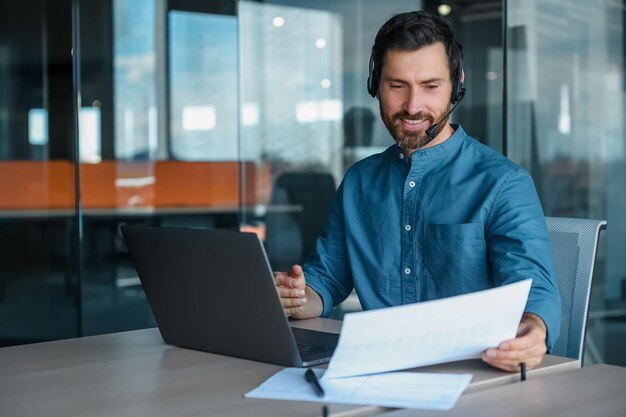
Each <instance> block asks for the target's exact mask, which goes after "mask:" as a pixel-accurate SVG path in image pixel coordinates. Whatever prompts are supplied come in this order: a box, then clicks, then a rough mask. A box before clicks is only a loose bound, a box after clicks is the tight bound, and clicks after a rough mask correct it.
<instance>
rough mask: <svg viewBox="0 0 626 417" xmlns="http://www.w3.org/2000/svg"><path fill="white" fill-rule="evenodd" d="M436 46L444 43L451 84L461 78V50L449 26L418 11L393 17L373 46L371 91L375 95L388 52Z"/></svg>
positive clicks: (437, 18) (432, 16)
mask: <svg viewBox="0 0 626 417" xmlns="http://www.w3.org/2000/svg"><path fill="white" fill-rule="evenodd" d="M437 42H441V43H443V46H444V48H445V50H446V55H447V56H448V67H449V69H450V80H451V81H452V83H453V84H454V82H455V80H457V81H458V80H459V78H460V76H461V74H459V66H460V64H461V62H462V60H463V48H462V47H461V44H460V43H459V42H457V40H456V39H455V38H454V34H453V33H452V29H451V28H450V25H449V24H448V22H447V21H446V20H444V19H442V18H441V17H438V16H434V15H432V14H430V13H426V12H424V11H421V10H420V11H415V12H407V13H401V14H397V15H395V16H393V17H392V18H391V19H389V20H388V21H387V22H385V24H384V25H382V26H381V27H380V29H379V30H378V33H377V34H376V40H375V41H374V46H372V63H373V69H372V68H370V70H371V74H370V76H371V77H372V80H371V88H372V90H373V91H374V92H377V91H378V85H379V82H380V74H381V71H382V68H383V65H384V64H385V62H384V59H385V53H386V52H387V50H389V49H394V50H399V51H415V50H417V49H421V48H423V47H425V46H429V45H432V44H434V43H437Z"/></svg>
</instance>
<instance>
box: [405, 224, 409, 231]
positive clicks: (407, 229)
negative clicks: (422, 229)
mask: <svg viewBox="0 0 626 417" xmlns="http://www.w3.org/2000/svg"><path fill="white" fill-rule="evenodd" d="M404 230H406V231H407V232H408V231H409V230H411V225H410V224H407V225H406V226H404Z"/></svg>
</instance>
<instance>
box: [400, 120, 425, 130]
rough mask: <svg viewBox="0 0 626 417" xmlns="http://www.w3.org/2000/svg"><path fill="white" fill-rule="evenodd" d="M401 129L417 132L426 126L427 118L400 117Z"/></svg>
mask: <svg viewBox="0 0 626 417" xmlns="http://www.w3.org/2000/svg"><path fill="white" fill-rule="evenodd" d="M400 122H401V123H402V129H403V130H405V131H409V132H418V131H421V130H424V129H426V128H427V127H428V119H419V120H415V119H404V118H401V119H400Z"/></svg>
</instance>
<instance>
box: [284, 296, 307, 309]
mask: <svg viewBox="0 0 626 417" xmlns="http://www.w3.org/2000/svg"><path fill="white" fill-rule="evenodd" d="M280 302H281V303H282V304H283V307H299V306H304V305H305V304H306V297H296V298H294V297H280Z"/></svg>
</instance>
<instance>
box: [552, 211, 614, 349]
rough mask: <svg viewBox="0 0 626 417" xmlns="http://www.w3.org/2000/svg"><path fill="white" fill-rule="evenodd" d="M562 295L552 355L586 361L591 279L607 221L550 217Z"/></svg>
mask: <svg viewBox="0 0 626 417" xmlns="http://www.w3.org/2000/svg"><path fill="white" fill-rule="evenodd" d="M546 223H547V225H548V231H549V232H550V239H551V241H552V252H553V254H554V267H555V270H556V278H557V283H558V285H559V292H560V294H561V313H562V316H561V334H560V336H559V339H558V340H557V341H556V343H555V345H554V346H553V348H552V351H551V352H550V353H551V354H553V355H558V356H566V357H569V358H573V359H578V360H582V355H583V347H584V341H585V327H586V325H587V312H588V308H589V296H590V294H591V278H592V276H593V265H594V263H595V260H596V249H597V246H598V236H599V233H600V230H602V229H605V228H606V221H604V220H589V219H567V218H559V217H546Z"/></svg>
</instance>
